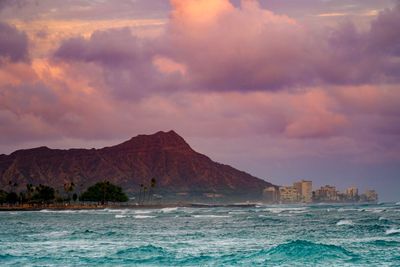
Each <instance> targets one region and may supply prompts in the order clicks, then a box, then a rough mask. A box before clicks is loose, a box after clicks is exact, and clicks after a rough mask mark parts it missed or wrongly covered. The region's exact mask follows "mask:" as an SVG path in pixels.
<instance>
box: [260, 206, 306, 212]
mask: <svg viewBox="0 0 400 267" xmlns="http://www.w3.org/2000/svg"><path fill="white" fill-rule="evenodd" d="M307 210H308V208H307V207H298V208H296V207H288V208H266V209H264V211H268V212H271V213H283V212H288V213H304V212H307Z"/></svg>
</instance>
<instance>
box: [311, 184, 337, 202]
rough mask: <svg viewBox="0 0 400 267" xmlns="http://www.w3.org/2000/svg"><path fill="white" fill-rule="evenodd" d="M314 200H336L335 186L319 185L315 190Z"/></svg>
mask: <svg viewBox="0 0 400 267" xmlns="http://www.w3.org/2000/svg"><path fill="white" fill-rule="evenodd" d="M314 199H315V201H326V202H334V201H338V200H339V197H338V191H337V190H336V187H335V186H331V185H325V186H321V188H320V189H317V190H315V196H314Z"/></svg>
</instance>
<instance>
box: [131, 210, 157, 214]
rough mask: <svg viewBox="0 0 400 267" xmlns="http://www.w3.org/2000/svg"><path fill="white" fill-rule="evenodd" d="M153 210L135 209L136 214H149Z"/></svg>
mask: <svg viewBox="0 0 400 267" xmlns="http://www.w3.org/2000/svg"><path fill="white" fill-rule="evenodd" d="M152 212H153V211H152V210H135V211H134V213H135V214H149V213H152Z"/></svg>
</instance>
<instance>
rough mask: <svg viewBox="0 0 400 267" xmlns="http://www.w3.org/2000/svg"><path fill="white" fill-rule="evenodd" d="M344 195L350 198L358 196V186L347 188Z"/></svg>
mask: <svg viewBox="0 0 400 267" xmlns="http://www.w3.org/2000/svg"><path fill="white" fill-rule="evenodd" d="M346 196H347V197H348V198H351V199H352V198H355V197H357V196H358V188H357V187H355V186H352V187H349V188H347V189H346Z"/></svg>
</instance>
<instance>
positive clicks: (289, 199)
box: [279, 186, 300, 203]
mask: <svg viewBox="0 0 400 267" xmlns="http://www.w3.org/2000/svg"><path fill="white" fill-rule="evenodd" d="M279 197H280V202H281V203H296V202H299V201H300V194H299V192H298V191H297V189H296V188H295V187H294V186H281V187H280V188H279Z"/></svg>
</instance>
